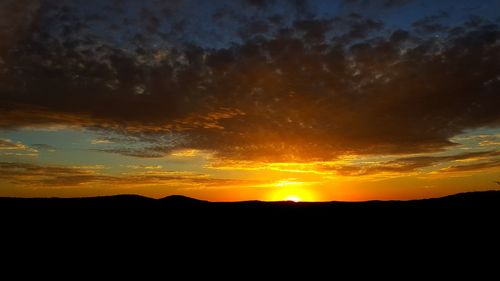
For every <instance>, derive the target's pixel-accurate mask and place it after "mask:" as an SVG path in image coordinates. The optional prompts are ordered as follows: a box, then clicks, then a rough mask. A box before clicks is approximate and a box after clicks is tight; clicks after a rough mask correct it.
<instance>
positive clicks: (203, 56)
mask: <svg viewBox="0 0 500 281" xmlns="http://www.w3.org/2000/svg"><path fill="white" fill-rule="evenodd" d="M11 2H12V1H11ZM11 2H9V1H7V2H6V3H8V4H2V5H3V8H5V10H4V12H5V13H7V12H8V11H13V14H15V15H17V16H16V18H26V19H29V20H27V21H22V23H21V22H20V21H17V20H6V21H2V22H0V26H7V28H6V29H4V30H10V31H8V32H2V33H0V42H2V45H0V116H1V117H0V127H1V128H18V127H33V126H47V125H54V124H64V125H68V126H82V127H87V128H93V129H96V130H105V131H112V132H114V133H118V134H122V135H126V136H133V137H134V138H137V139H139V140H142V141H143V142H145V143H147V145H146V146H142V147H139V148H134V147H132V148H122V147H120V146H117V147H112V148H104V149H101V150H103V151H108V152H114V153H121V154H124V155H131V156H139V157H141V156H142V157H158V156H162V155H165V154H169V153H171V152H172V151H175V150H180V149H198V150H209V151H213V152H214V153H215V156H216V157H219V158H221V159H233V160H250V161H263V162H272V161H297V162H301V161H322V160H332V159H336V158H337V157H339V156H342V155H347V154H388V153H390V154H394V153H421V152H434V151H440V150H442V149H444V148H446V147H449V146H452V145H453V143H452V142H451V141H450V138H451V137H453V136H456V135H458V134H460V133H462V132H463V131H464V130H467V129H474V128H480V127H498V126H499V125H500V111H499V109H498V104H500V95H499V92H498V89H499V88H500V27H499V26H498V23H497V22H494V21H491V20H489V19H484V18H479V17H474V18H471V20H469V21H466V22H463V23H459V24H455V25H453V26H448V25H446V24H441V23H440V22H439V21H440V20H441V19H442V18H443V17H446V14H437V15H435V16H426V17H423V18H422V19H421V20H419V21H417V22H415V23H414V24H413V25H412V27H411V28H409V29H407V30H402V29H396V28H393V27H387V25H386V24H385V23H384V22H382V21H381V20H380V19H373V18H366V17H364V16H363V15H359V14H351V15H347V16H342V17H340V16H337V17H322V18H320V17H318V16H316V15H314V14H312V12H311V13H309V14H308V13H304V14H300V15H298V14H297V13H290V11H292V10H293V9H297V7H300V5H302V7H303V8H304V9H306V10H307V9H309V8H308V7H309V4H308V2H307V1H295V2H294V3H295V4H293V5H291V4H290V5H287V6H286V7H285V6H283V7H284V8H283V9H285V10H280V9H279V7H278V8H277V7H276V6H275V5H274V4H273V1H269V2H268V1H244V2H245V3H246V4H245V5H249V6H250V7H253V8H251V9H260V10H262V11H263V12H261V14H262V15H265V16H260V17H257V18H256V17H252V16H251V15H249V14H247V12H241V11H238V10H236V9H233V8H231V7H232V6H224V7H219V8H217V10H216V11H214V13H213V14H210V15H209V17H208V16H207V17H208V18H209V19H210V20H211V21H212V20H214V18H216V19H217V21H215V23H214V22H211V23H210V25H208V27H207V28H209V29H210V30H207V31H206V35H203V36H202V35H200V34H197V33H196V32H195V31H193V28H192V27H193V25H194V24H195V23H193V22H195V21H196V19H194V18H193V17H191V16H192V15H193V13H194V14H196V9H195V8H194V6H193V8H192V9H191V10H190V9H186V5H189V4H186V2H184V1H167V2H169V3H168V4H167V2H165V3H164V4H162V5H163V6H162V8H161V9H158V11H160V10H161V11H162V13H163V16H161V15H160V14H158V13H159V12H156V11H155V10H153V9H149V8H148V7H147V6H144V7H143V8H142V11H141V17H137V18H134V17H133V16H131V15H129V13H127V12H125V11H126V9H127V8H126V6H127V5H131V4H130V3H129V2H128V1H116V2H117V3H118V4H115V5H108V6H109V7H108V10H104V11H105V12H104V13H109V15H113V16H112V17H109V18H106V17H104V15H106V14H102V13H98V12H96V11H97V10H98V9H97V8H96V7H97V6H92V5H90V6H88V7H87V6H74V5H72V4H71V3H66V4H64V3H65V2H64V1H62V3H63V4H48V3H47V2H38V1H22V4H13V3H14V2H15V3H18V2H17V1H14V2H12V3H11ZM188 2H189V1H188ZM344 2H345V4H346V5H354V4H356V3H357V4H360V3H361V2H363V1H344ZM358 2H360V3H358ZM408 2H409V1H381V3H382V6H384V7H386V8H388V9H389V8H393V7H395V6H397V5H405V4H407V3H408ZM9 3H10V4H9ZM119 3H121V4H119ZM357 4H356V5H357ZM18 5H21V6H23V7H25V6H26V7H29V9H19V6H18ZM95 5H97V4H95ZM123 5H125V7H124V6H123ZM144 5H146V4H144ZM123 9H125V10H123ZM0 10H1V9H0ZM106 11H107V12H106ZM187 11H190V12H189V13H188V12H187ZM169 13H170V15H175V16H171V17H167V16H165V15H166V14H169ZM217 13H218V14H217ZM139 19H140V20H139ZM198 21H202V23H203V18H199V19H198ZM217 22H218V23H217ZM231 24H232V25H233V26H234V28H233V29H228V28H229V26H231ZM106 32H108V33H106ZM176 34H177V35H176ZM179 34H180V35H179ZM218 34H219V35H220V34H226V35H227V34H233V35H231V36H229V38H226V37H221V39H220V40H219V42H226V43H227V44H226V43H221V46H216V45H214V44H215V43H214V42H215V41H216V40H215V39H214V38H217V36H219V35H218ZM105 35H109V36H107V37H106V36H105ZM204 36H205V37H204ZM206 36H208V37H206ZM210 36H213V38H212V37H210ZM231 41H232V43H229V42H231ZM410 162H411V163H410V166H412V165H413V164H412V163H414V162H412V161H410ZM420 162H421V160H418V163H420ZM412 167H413V166H412Z"/></svg>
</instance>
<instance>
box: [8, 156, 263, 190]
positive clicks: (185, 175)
mask: <svg viewBox="0 0 500 281" xmlns="http://www.w3.org/2000/svg"><path fill="white" fill-rule="evenodd" d="M103 168H104V167H103V166H100V165H96V166H74V167H63V166H43V165H37V164H31V163H18V162H0V181H7V182H9V183H11V184H16V185H20V186H27V187H46V188H50V187H68V188H71V187H77V186H95V185H101V186H107V187H109V186H120V188H127V187H140V186H171V187H187V188H193V187H198V188H204V187H211V188H218V187H225V186H244V185H248V186H254V185H258V184H262V183H263V182H262V181H257V180H239V179H225V178H212V177H209V176H208V175H205V174H199V173H192V172H179V171H158V170H157V169H152V170H148V169H147V168H145V171H144V172H135V173H124V174H120V175H108V174H103V173H102V169H103Z"/></svg>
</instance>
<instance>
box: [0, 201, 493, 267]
mask: <svg viewBox="0 0 500 281" xmlns="http://www.w3.org/2000/svg"><path fill="white" fill-rule="evenodd" d="M0 214H1V216H2V219H1V220H0V225H1V227H2V228H1V229H2V231H1V232H0V240H2V241H16V240H17V241H19V240H21V241H22V242H21V244H19V243H18V244H12V246H16V245H22V243H29V244H27V245H31V246H33V247H37V246H39V245H44V247H45V246H46V247H47V249H46V250H45V251H49V252H50V251H51V245H58V246H59V247H63V248H65V247H66V244H64V243H63V242H62V241H65V240H66V239H69V240H70V241H73V242H72V243H88V241H92V243H93V244H92V245H93V247H91V249H94V250H93V251H101V249H105V248H106V247H107V245H109V244H110V243H112V244H114V245H115V247H116V248H117V249H120V251H126V250H127V249H128V245H129V242H130V241H135V242H134V243H135V244H136V247H141V248H143V245H144V244H145V245H148V247H149V249H155V248H156V247H158V246H160V245H162V246H163V247H164V250H163V252H164V253H169V252H170V251H171V250H172V248H173V247H180V248H182V249H184V247H185V245H191V246H193V245H196V247H206V246H207V245H208V246H210V247H211V250H209V251H208V252H207V253H213V252H215V251H219V250H220V247H225V248H228V249H229V250H231V251H233V253H239V254H242V253H244V251H243V252H242V251H240V250H239V249H240V248H239V247H242V246H245V247H246V250H247V251H252V250H253V249H254V248H253V246H252V243H256V244H259V245H268V246H267V247H276V245H279V246H280V247H282V249H283V247H285V248H286V246H285V245H287V243H291V247H295V246H294V245H301V247H303V248H310V247H315V248H316V249H321V248H322V247H325V245H329V247H330V249H331V251H332V252H331V253H335V252H336V251H338V248H339V247H344V248H348V249H350V248H352V247H357V248H358V249H363V248H365V247H374V246H375V247H376V248H378V251H385V250H386V247H387V245H391V247H393V248H396V249H398V250H400V251H404V252H407V253H410V252H411V251H412V250H410V249H413V251H415V250H418V248H419V247H420V246H421V245H424V246H425V245H428V244H429V243H434V244H436V243H439V244H443V243H445V244H448V245H451V246H452V247H455V246H456V247H458V248H460V247H461V246H462V245H463V242H464V241H468V242H469V243H470V244H472V245H473V247H476V246H474V245H477V243H479V242H482V241H491V239H496V237H497V234H498V231H497V230H496V229H497V221H498V214H500V191H486V192H471V193H462V194H456V195H451V196H446V197H442V198H434V199H424V200H412V201H367V202H298V203H294V202H285V201H283V202H260V201H244V202H208V201H202V200H197V199H193V198H189V197H185V196H179V195H175V196H168V197H165V198H162V199H151V198H147V197H142V196H136V195H117V196H101V197H92V198H0ZM471 233H472V235H471ZM76 237H77V238H76ZM410 237H413V238H411V239H410ZM488 237H489V238H490V240H488ZM120 241H121V242H120ZM180 241H183V242H182V243H181V242H180ZM290 241H291V242H290ZM49 242H50V243H49ZM297 243H299V244H297ZM73 245H75V244H73ZM78 245H80V244H78ZM81 245H84V244H81ZM96 245H98V246H96ZM399 245H403V248H401V249H399V248H400V246H399ZM419 245H420V246H419ZM16 247H17V246H16ZM483 247H490V245H489V244H488V245H485V246H483ZM80 248H85V247H84V246H80ZM458 248H457V249H458ZM69 249H71V248H69ZM257 249H258V248H257ZM270 249H272V248H268V249H267V250H270ZM435 249H438V248H435ZM429 250H430V249H429ZM183 251H184V250H183ZM271 252H272V251H271ZM353 253H355V252H353ZM261 254H265V253H264V252H261ZM266 256H267V255H266ZM271 256H272V255H271ZM271 256H269V257H271Z"/></svg>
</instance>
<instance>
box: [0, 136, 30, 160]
mask: <svg viewBox="0 0 500 281" xmlns="http://www.w3.org/2000/svg"><path fill="white" fill-rule="evenodd" d="M0 156H26V157H36V156H38V150H37V149H35V148H33V147H29V146H27V145H24V144H22V143H20V142H13V141H11V140H10V139H0Z"/></svg>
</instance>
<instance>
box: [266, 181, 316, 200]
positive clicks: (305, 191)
mask: <svg viewBox="0 0 500 281" xmlns="http://www.w3.org/2000/svg"><path fill="white" fill-rule="evenodd" d="M309 185H310V184H309V183H307V182H301V181H295V180H294V179H286V180H280V181H277V182H275V183H274V184H273V185H272V188H273V190H272V192H270V193H269V196H268V198H269V200H270V201H293V202H301V201H316V200H317V198H316V196H315V194H314V193H313V192H312V191H311V189H310V186H309Z"/></svg>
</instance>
